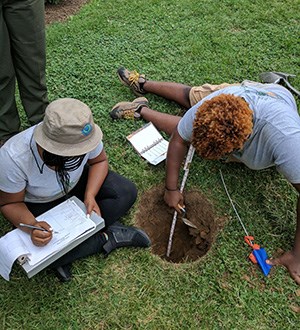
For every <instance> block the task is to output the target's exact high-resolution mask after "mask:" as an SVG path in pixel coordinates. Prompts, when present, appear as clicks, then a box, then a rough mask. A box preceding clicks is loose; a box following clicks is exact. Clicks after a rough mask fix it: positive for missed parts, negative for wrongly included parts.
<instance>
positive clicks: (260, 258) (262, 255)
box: [253, 248, 272, 276]
mask: <svg viewBox="0 0 300 330" xmlns="http://www.w3.org/2000/svg"><path fill="white" fill-rule="evenodd" d="M253 254H254V256H255V258H256V260H257V263H258V265H259V267H260V268H261V270H262V272H263V273H264V275H265V276H268V274H269V273H270V270H271V268H272V266H271V265H268V264H267V263H266V260H267V259H268V255H267V252H266V250H265V249H264V248H260V249H258V250H253Z"/></svg>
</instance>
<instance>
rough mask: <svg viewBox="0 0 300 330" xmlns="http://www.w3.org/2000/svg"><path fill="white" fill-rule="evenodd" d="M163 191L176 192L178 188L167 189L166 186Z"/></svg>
mask: <svg viewBox="0 0 300 330" xmlns="http://www.w3.org/2000/svg"><path fill="white" fill-rule="evenodd" d="M165 189H166V190H167V191H177V190H178V188H176V189H169V188H168V187H167V186H165Z"/></svg>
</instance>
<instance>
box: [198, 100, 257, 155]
mask: <svg viewBox="0 0 300 330" xmlns="http://www.w3.org/2000/svg"><path fill="white" fill-rule="evenodd" d="M252 119H253V111H252V110H251V109H250V108H249V105H248V103H247V102H246V101H245V100H244V99H243V98H241V97H239V96H234V95H231V94H221V95H218V96H215V97H213V98H212V99H210V100H207V101H205V102H204V103H202V105H201V106H200V107H199V108H198V111H197V113H196V117H195V120H194V123H193V135H192V145H193V146H194V147H195V149H196V152H197V153H198V154H199V155H200V156H201V157H203V158H206V159H219V158H221V157H224V156H225V155H227V154H229V153H231V152H233V151H234V150H237V149H241V148H242V147H243V145H244V143H245V141H246V140H247V138H248V137H249V135H250V134H251V132H252V128H253V122H252Z"/></svg>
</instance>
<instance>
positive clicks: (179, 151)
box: [166, 132, 187, 190]
mask: <svg viewBox="0 0 300 330" xmlns="http://www.w3.org/2000/svg"><path fill="white" fill-rule="evenodd" d="M186 150H187V146H186V144H185V142H184V141H183V140H182V139H181V137H180V136H179V134H178V133H177V132H176V133H174V135H173V136H172V139H171V141H170V144H169V148H168V154H167V164H166V169H167V171H166V188H167V189H169V190H174V189H176V188H177V187H178V178H179V171H180V167H181V164H182V161H183V158H184V156H185V154H186Z"/></svg>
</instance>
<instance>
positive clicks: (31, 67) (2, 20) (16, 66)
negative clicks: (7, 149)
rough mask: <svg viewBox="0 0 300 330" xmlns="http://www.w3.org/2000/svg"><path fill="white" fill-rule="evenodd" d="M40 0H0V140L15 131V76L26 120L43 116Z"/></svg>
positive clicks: (17, 124)
mask: <svg viewBox="0 0 300 330" xmlns="http://www.w3.org/2000/svg"><path fill="white" fill-rule="evenodd" d="M45 48H46V47H45V21H44V0H1V1H0V140H1V139H6V138H8V137H10V136H12V135H14V134H16V133H18V132H19V128H20V118H19V114H18V110H17V106H16V101H15V88H16V78H17V81H18V87H19V92H20V97H21V101H22V104H23V107H24V110H25V112H26V115H27V118H28V120H29V122H30V124H32V125H33V124H36V123H38V122H40V121H41V120H42V119H43V116H44V111H45V108H46V106H47V105H48V98H47V88H46V78H45V77H46V73H45V66H46V51H45Z"/></svg>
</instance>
